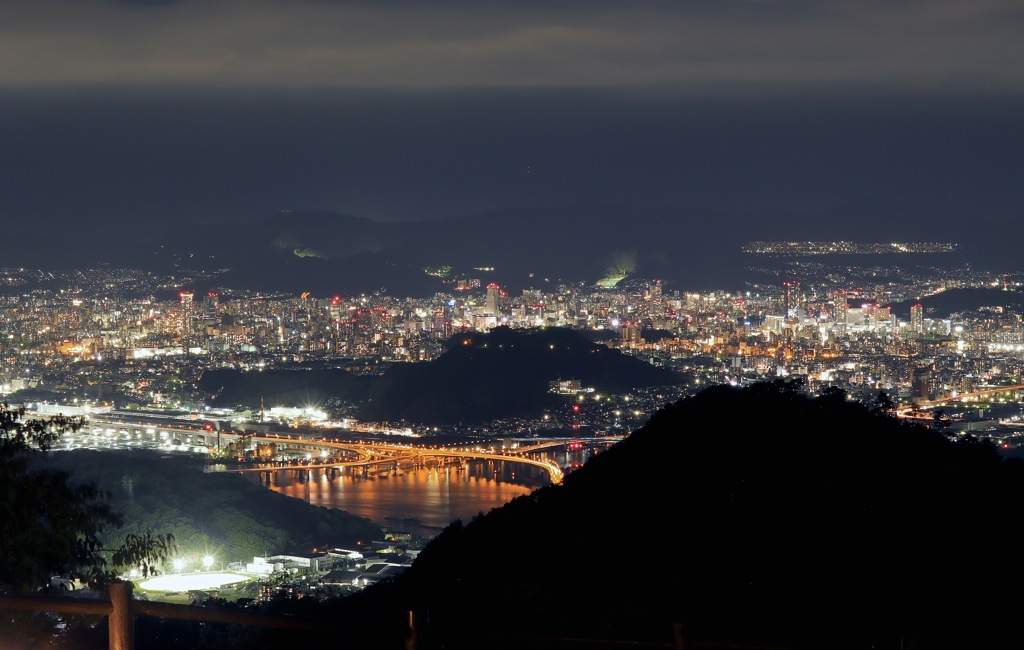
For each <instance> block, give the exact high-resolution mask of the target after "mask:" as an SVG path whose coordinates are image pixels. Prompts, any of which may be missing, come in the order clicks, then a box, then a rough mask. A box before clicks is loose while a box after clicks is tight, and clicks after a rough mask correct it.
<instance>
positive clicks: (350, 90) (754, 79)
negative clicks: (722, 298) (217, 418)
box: [0, 0, 1024, 240]
mask: <svg viewBox="0 0 1024 650" xmlns="http://www.w3.org/2000/svg"><path fill="white" fill-rule="evenodd" d="M1021 21H1022V16H1021V13H1020V12H1019V10H1018V9H1017V7H1016V6H1015V5H1014V4H1013V3H1011V2H1004V1H995V0H993V1H989V2H980V3H972V4H971V6H970V7H964V6H961V4H958V3H953V2H924V1H914V2H907V3H900V4H899V5H893V4H892V3H881V2H878V3H857V4H856V5H847V4H841V3H831V4H821V3H811V2H785V3H761V2H726V3H712V2H697V3H685V4H683V3H669V2H661V1H658V0H652V1H648V2H641V3H630V4H629V6H628V8H626V7H625V5H623V4H621V3H615V2H610V1H600V2H576V1H565V2H560V3H554V4H552V3H536V2H527V3H517V4H516V5H515V6H507V7H504V6H500V5H481V6H478V5H474V4H471V3H464V2H459V1H458V0H451V1H449V2H444V3H434V4H432V5H431V6H430V8H424V7H422V6H420V5H418V4H416V3H411V2H404V1H401V0H394V1H392V2H387V3H383V4H379V3H378V4H374V3H366V2H359V1H352V2H344V1H337V2H282V1H280V0H266V1H263V2H256V3H253V2H233V1H229V0H222V1H218V2H207V3H198V2H190V1H187V0H184V1H173V0H169V1H160V0H152V1H142V0H139V1H128V0H125V1H121V2H116V1H109V2H91V3H80V2H60V1H48V2H43V3H38V2H27V1H22V0H16V1H13V2H8V3H5V4H4V7H3V8H0V34H2V41H3V43H4V54H5V56H4V57H3V58H2V63H0V97H2V98H3V101H2V102H0V118H2V122H3V124H4V126H3V127H2V131H0V133H2V135H3V138H4V141H5V148H6V154H7V155H5V156H3V157H2V159H0V160H2V163H0V179H3V180H2V181H0V183H2V185H0V188H2V193H0V196H2V197H3V198H2V199H0V214H3V215H4V217H3V218H4V224H5V225H6V226H7V228H8V232H12V233H16V234H18V235H21V234H24V233H34V232H47V233H49V232H51V231H52V229H53V228H55V227H56V228H65V229H67V230H68V231H72V232H74V231H82V232H90V233H95V232H100V233H111V234H116V233H118V232H123V231H126V230H132V229H136V230H151V231H153V232H162V231H167V232H177V231H178V230H181V231H184V232H189V233H191V232H198V229H199V228H201V226H202V225H203V224H206V223H211V222H232V221H237V222H239V223H243V224H246V223H252V222H254V221H257V220H260V219H263V218H266V217H267V216H268V215H272V214H276V213H278V212H280V211H281V210H289V209H292V210H296V211H300V210H325V211H333V212H339V213H345V214H351V215H354V216H358V217H362V218H366V219H371V220H376V221H418V220H434V219H446V218H453V217H461V216H467V215H477V214H484V213H488V212H492V211H500V210H511V209H519V208H526V209H532V208H538V207H540V208H557V207H559V206H564V205H577V204H580V203H608V204H620V205H625V206H632V207H638V208H648V207H658V206H666V205H679V206H702V207H712V208H718V209H723V210H727V211H729V212H730V213H732V214H735V215H737V217H736V218H737V219H738V223H739V224H740V225H742V223H743V222H744V220H747V222H748V223H749V222H754V221H760V222H763V221H764V220H765V219H766V218H768V217H766V216H765V215H767V214H773V213H782V214H784V215H785V214H790V213H800V214H811V215H819V214H820V215H826V216H827V215H831V214H834V213H836V212H837V211H839V212H847V213H848V212H850V210H851V206H856V205H863V204H865V203H867V204H871V205H887V206H894V207H893V208H892V211H893V212H894V213H896V214H897V215H899V216H898V217H897V218H898V219H901V220H904V221H906V222H908V223H914V224H919V225H920V227H921V228H922V229H924V230H927V229H928V227H929V225H930V223H931V219H933V218H935V217H936V216H939V217H941V218H945V219H950V218H955V217H959V218H960V219H963V220H964V221H965V222H966V223H977V222H978V220H982V221H983V222H985V223H996V224H1005V225H1007V226H1008V227H1013V226H1014V225H1015V223H1016V220H1017V219H1019V218H1020V216H1021V212H1022V207H1024V200H1022V199H1024V192H1022V189H1021V187H1020V184H1019V182H1018V179H1019V178H1020V177H1021V172H1022V171H1024V159H1022V156H1021V154H1020V151H1022V150H1024V146H1022V145H1024V127H1022V126H1021V125H1020V122H1019V120H1018V119H1017V115H1019V114H1020V110H1021V108H1024V94H1022V88H1024V84H1022V81H1024V65H1022V63H1024V46H1022V45H1021V44H1020V42H1019V39H1018V38H1017V35H1018V34H1019V32H1020V29H1019V28H1020V26H1021ZM509 219H512V217H509ZM821 238H822V239H828V237H821ZM840 238H842V237H836V239H840ZM922 239H930V238H922ZM934 239H940V240H945V239H942V238H934Z"/></svg>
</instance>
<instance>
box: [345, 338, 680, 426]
mask: <svg viewBox="0 0 1024 650" xmlns="http://www.w3.org/2000/svg"><path fill="white" fill-rule="evenodd" d="M447 345H448V349H447V350H446V351H445V353H444V354H442V355H441V356H440V357H439V358H438V359H436V360H434V361H430V362H425V363H415V364H400V365H394V366H392V367H391V368H389V369H388V371H387V372H386V373H385V374H384V375H383V376H381V377H379V378H375V380H374V384H373V385H372V386H371V389H370V401H369V402H367V403H366V405H365V406H364V407H362V408H361V409H360V410H359V411H358V413H357V415H358V417H360V418H361V419H365V420H391V421H396V420H401V419H404V420H408V421H412V422H422V423H427V424H454V423H458V422H463V423H470V422H474V423H475V422H487V421H491V420H495V419H498V418H504V417H511V416H518V415H523V416H531V417H538V416H539V415H540V414H541V412H542V410H543V409H545V408H558V407H559V406H562V405H564V404H565V398H564V397H558V396H556V395H553V394H551V393H550V392H549V391H548V388H549V385H548V382H550V381H555V380H559V379H579V380H580V381H581V383H582V385H583V386H584V387H586V388H593V389H595V390H596V391H597V392H598V393H622V392H627V391H629V390H630V389H633V388H640V387H646V386H664V385H673V384H677V383H679V382H680V381H681V380H682V378H681V377H680V376H679V375H678V374H676V373H674V372H672V371H669V370H665V369H663V368H656V367H654V366H652V365H650V364H649V363H645V362H643V361H641V360H639V359H636V358H634V357H629V356H626V355H623V354H622V353H621V352H619V351H618V350H615V349H612V348H609V347H607V346H606V345H603V344H600V343H594V342H592V341H591V340H590V339H588V338H586V337H584V336H583V335H581V334H579V333H578V332H575V331H573V330H570V329H564V328H557V327H549V328H538V329H510V328H508V327H496V328H494V329H492V330H490V331H489V332H488V333H486V334H485V333H464V334H456V335H455V336H453V337H452V338H451V339H450V340H449V341H448V344H447Z"/></svg>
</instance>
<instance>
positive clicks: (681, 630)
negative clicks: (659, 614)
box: [672, 623, 686, 650]
mask: <svg viewBox="0 0 1024 650" xmlns="http://www.w3.org/2000/svg"><path fill="white" fill-rule="evenodd" d="M672 632H673V636H674V637H675V640H676V650H685V648H686V625H685V624H683V623H676V624H674V625H673V626H672Z"/></svg>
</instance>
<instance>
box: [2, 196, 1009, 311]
mask: <svg viewBox="0 0 1024 650" xmlns="http://www.w3.org/2000/svg"><path fill="white" fill-rule="evenodd" d="M839 214H846V215H852V216H847V217H845V218H839V216H838V215H839ZM907 214H908V212H907V211H906V209H904V208H900V207H893V208H891V209H884V210H883V209H881V208H880V207H879V206H873V207H870V209H868V208H865V206H853V207H851V208H850V210H848V211H846V212H842V213H836V215H834V216H835V218H824V217H823V215H821V214H797V213H793V212H773V213H770V214H763V215H760V216H759V217H756V218H755V217H754V216H753V215H750V214H747V213H742V214H736V213H730V212H727V211H723V210H720V209H715V208H710V207H706V206H666V207H661V208H648V209H640V208H634V207H629V206H621V205H607V204H579V205H567V206H556V207H546V208H529V209H519V210H504V211H498V212H491V213H485V214H479V215H471V216H467V217H461V218H455V219H447V220H439V221H409V222H378V221H373V220H371V219H367V218H363V217H357V216H353V215H348V214H343V213H336V212H325V211H295V212H292V211H285V212H279V213H275V214H272V215H270V216H268V217H266V218H264V219H261V220H257V221H254V222H252V223H242V222H227V223H224V222H220V223H217V222H215V223H203V224H195V225H194V226H185V227H179V228H176V229H174V230H170V231H167V230H159V231H156V234H154V232H155V231H152V230H145V229H139V230H132V229H121V230H117V231H110V230H109V229H106V230H101V231H95V232H90V231H84V232H81V233H76V234H75V236H74V237H71V236H66V237H62V236H61V235H60V234H59V233H54V234H53V235H52V236H47V237H43V238H40V237H37V236H35V234H34V233H28V232H27V230H23V231H19V230H17V229H14V230H12V231H11V232H10V233H8V237H6V238H5V239H4V240H2V241H0V254H3V255H4V259H5V263H7V264H8V265H10V266H27V267H30V268H31V267H35V266H38V265H39V264H41V263H43V262H41V261H44V262H45V264H46V266H47V267H48V268H51V267H54V268H61V269H74V268H83V267H91V266H95V265H98V264H103V263H108V264H112V265H114V266H115V267H133V268H141V269H144V270H147V271H152V272H154V273H160V274H173V275H175V276H176V277H179V278H189V277H193V276H196V279H192V280H189V283H193V284H194V286H190V287H188V288H191V289H193V290H196V291H203V290H206V289H209V288H214V287H227V288H231V289H236V290H245V289H249V290H254V291H269V292H286V293H293V294H299V293H301V292H306V291H308V292H311V293H312V294H313V295H315V296H317V297H330V296H334V295H353V294H361V293H373V292H378V291H381V292H384V293H388V294H390V295H395V296H416V297H427V296H432V295H433V294H434V293H436V292H438V291H451V290H452V289H453V285H452V284H451V283H450V282H448V283H446V282H445V280H443V279H442V278H441V277H439V276H437V275H433V274H432V273H433V272H436V270H437V269H440V268H442V267H446V266H447V267H450V268H451V275H450V276H449V277H448V278H447V280H449V281H451V280H453V279H454V278H455V276H459V275H471V276H472V277H474V278H476V279H480V280H481V282H482V283H483V284H487V283H489V282H497V283H498V284H500V285H501V286H502V287H503V288H505V289H506V290H507V291H509V292H510V293H511V294H513V295H515V294H518V293H519V292H520V291H522V290H523V289H549V288H552V287H554V286H557V284H558V283H559V282H562V281H564V282H570V283H585V284H593V283H595V282H597V281H598V280H599V279H601V278H603V277H606V276H608V275H609V274H613V273H616V272H620V273H623V274H625V275H627V276H632V277H636V278H644V279H647V280H653V279H661V280H663V281H665V283H666V286H667V287H669V288H671V289H678V290H680V291H704V290H713V291H718V290H722V289H726V290H731V289H740V288H743V287H744V286H745V284H746V282H748V281H752V280H762V281H764V280H766V278H765V277H763V276H762V275H761V273H760V272H759V271H755V270H753V269H752V267H763V266H765V265H766V264H768V260H766V259H765V258H763V257H758V256H751V255H747V254H744V253H743V252H742V247H743V245H744V244H746V243H748V242H750V241H756V240H779V239H797V240H832V239H845V240H849V241H864V240H865V238H866V237H867V240H868V241H878V240H879V239H882V240H885V241H891V240H893V239H897V240H898V239H903V240H905V241H914V240H916V239H917V238H918V237H919V236H920V234H919V233H917V232H916V231H914V230H912V229H911V227H910V226H911V224H912V223H917V222H918V221H917V220H911V219H908V218H907V217H906V215H907ZM901 215H902V218H901ZM901 224H902V225H901ZM23 228H28V226H27V225H26V226H24V227H23ZM837 229H838V230H837ZM954 230H955V229H954ZM954 230H949V231H943V230H942V229H937V232H953V231H954ZM973 231H976V232H978V233H985V232H986V231H985V228H984V227H982V226H981V224H978V227H977V228H975V229H972V233H969V234H970V236H972V237H973V238H974V239H980V240H981V241H980V242H975V243H974V244H973V245H968V244H969V243H970V242H965V245H963V246H962V247H961V248H960V249H959V252H958V253H957V254H944V255H942V256H941V259H936V260H934V263H935V264H943V265H946V266H959V265H962V264H964V263H965V262H967V261H970V262H971V263H973V264H974V265H975V266H977V267H978V268H982V267H986V266H991V265H993V264H996V263H998V264H1000V265H1007V264H1009V266H1010V267H1011V269H1012V268H1016V267H1015V266H1014V262H1015V260H1016V257H1015V255H1016V249H1015V248H1014V249H1012V254H1011V255H1009V256H1005V255H1004V256H1002V257H995V256H994V254H993V250H994V249H993V242H992V241H991V238H990V237H978V236H976V235H974V234H973ZM865 233H868V234H867V235H866V234H865ZM961 234H964V233H963V232H962V230H961ZM964 236H967V235H964ZM1004 239H1006V240H1007V241H1008V242H1009V243H1006V242H997V243H1000V244H1002V245H1003V246H1005V247H1010V248H1012V238H1004ZM914 257H915V256H910V255H904V256H900V260H899V263H901V264H909V263H911V262H912V258H914ZM1007 257H1008V258H1009V260H1007ZM850 263H852V264H876V263H878V260H876V259H874V258H871V257H870V256H869V257H868V258H864V257H863V256H861V257H860V258H859V259H854V260H850ZM482 268H487V269H492V270H487V271H484V270H481V269H482ZM428 269H430V270H431V271H432V273H428V272H427V270H428ZM1006 270H1007V269H1006V268H995V269H994V271H995V272H1006ZM196 271H203V272H204V273H202V274H199V275H203V276H205V277H206V278H207V279H208V281H209V285H208V286H207V284H203V283H205V282H207V280H203V279H200V278H199V277H198V276H197V274H196ZM769 281H771V280H769Z"/></svg>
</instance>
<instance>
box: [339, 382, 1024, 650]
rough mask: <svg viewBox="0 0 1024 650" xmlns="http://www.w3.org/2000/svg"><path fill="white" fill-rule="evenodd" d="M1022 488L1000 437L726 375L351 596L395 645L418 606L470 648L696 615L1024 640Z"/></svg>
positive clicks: (623, 631)
mask: <svg viewBox="0 0 1024 650" xmlns="http://www.w3.org/2000/svg"><path fill="white" fill-rule="evenodd" d="M1022 497H1024V471H1022V466H1021V464H1020V463H1019V462H1017V461H1009V460H1003V459H1001V458H1000V456H999V455H998V454H997V453H996V451H995V450H994V448H992V447H991V446H990V445H988V444H983V443H980V442H977V441H975V440H972V439H964V440H959V441H951V440H948V439H946V438H945V437H944V436H943V435H941V434H939V433H936V432H934V431H933V430H931V429H928V428H925V427H921V426H918V425H908V424H905V423H902V422H900V421H899V420H896V419H895V418H893V417H891V416H888V415H885V414H880V413H873V412H871V411H869V410H868V409H866V408H864V407H862V406H859V405H857V404H854V403H851V402H847V401H845V400H844V399H842V396H839V397H836V396H830V397H821V398H816V399H811V398H807V397H804V396H803V395H802V394H800V393H799V392H797V391H795V390H794V389H793V386H792V385H791V384H785V383H766V384H759V385H755V386H752V387H749V388H744V389H739V388H730V387H715V388H712V389H709V390H707V391H705V392H703V393H701V394H699V395H697V396H694V397H692V398H687V399H684V400H682V401H680V402H678V403H675V404H672V405H668V406H666V407H665V408H664V409H662V410H661V411H659V412H658V413H657V414H656V415H654V416H653V417H652V418H651V419H650V421H649V423H648V424H647V425H646V426H645V427H643V428H642V429H640V430H638V431H637V432H635V433H634V434H633V435H632V436H630V437H629V438H628V439H626V440H624V441H623V442H621V443H620V444H618V445H616V446H615V447H613V448H612V449H610V450H609V451H607V452H605V453H603V454H601V455H599V456H596V457H594V458H593V459H592V460H591V461H590V462H589V463H588V464H587V465H586V466H585V467H583V468H582V469H580V470H578V471H576V472H575V473H573V474H570V475H569V476H568V477H567V478H566V480H565V483H564V484H563V485H560V486H550V487H547V488H543V489H540V490H537V491H535V492H534V493H532V494H530V495H527V496H523V497H519V498H518V499H516V500H514V501H512V502H510V503H509V504H507V505H506V506H504V507H503V508H500V509H497V510H494V511H492V512H491V513H489V514H487V515H486V516H481V517H477V518H475V519H474V520H472V521H470V522H463V523H465V525H462V523H460V522H455V523H454V524H453V525H452V526H449V527H448V528H447V529H446V530H445V531H444V532H443V533H442V534H441V535H440V536H439V537H437V538H436V539H435V540H434V541H433V542H432V543H431V544H430V545H429V547H428V548H426V549H425V550H424V551H423V552H422V553H421V554H420V556H419V557H418V558H417V559H416V561H415V563H414V565H413V566H412V568H411V569H410V570H409V571H408V572H407V573H406V574H404V576H402V577H401V578H399V579H398V581H396V582H394V583H391V584H385V585H380V586H377V587H372V588H370V589H368V590H366V591H364V592H363V593H362V594H360V595H357V596H353V597H351V598H349V599H346V600H345V601H344V602H343V603H341V604H340V607H341V608H342V609H341V611H340V612H338V613H336V614H335V615H336V616H337V620H338V622H339V624H340V625H341V626H342V627H343V629H346V630H348V631H349V633H350V634H352V635H353V638H358V636H359V634H358V632H357V631H358V630H360V629H366V630H367V635H366V636H367V639H373V640H375V641H378V642H380V644H381V646H382V647H395V645H394V644H395V643H400V640H397V639H395V638H394V637H391V638H389V635H390V634H392V633H395V634H397V633H400V632H401V630H402V629H403V622H404V620H405V618H404V616H405V612H407V611H409V610H412V609H419V610H422V611H424V612H427V613H428V615H429V630H430V632H431V634H432V636H431V637H429V641H430V642H431V643H432V644H436V647H442V646H443V647H449V648H454V647H488V648H495V647H538V646H539V645H540V644H539V643H538V642H536V641H533V642H530V643H529V644H527V645H524V642H523V641H522V640H518V641H516V640H514V637H517V636H526V637H533V638H536V637H546V636H556V637H575V638H606V639H607V638H618V639H629V640H634V641H637V640H647V641H660V642H669V643H670V642H671V641H672V629H673V624H674V623H677V622H684V623H685V624H686V629H687V632H688V634H689V635H691V639H692V640H693V641H694V642H699V641H708V640H714V641H717V642H728V643H752V644H757V645H761V646H767V645H773V646H777V647H785V648H812V647H814V648H821V647H828V648H869V647H871V648H894V649H895V648H902V647H910V644H911V643H913V644H916V645H915V646H914V647H917V648H918V649H919V650H920V649H925V648H967V647H971V648H997V647H1007V648H1009V647H1022V646H1021V644H1022V643H1024V631H1020V630H1018V629H1017V624H1016V621H1017V620H1018V619H1019V614H1020V612H1021V610H1020V606H1021V600H1022V597H1021V594H1020V584H1021V577H1022V575H1021V574H1022V571H1021V568H1020V563H1019V560H1018V559H1017V558H1016V552H1017V549H1018V548H1019V542H1020V539H1021V533H1020V532H1019V531H1018V530H1017V528H1018V527H1017V524H1016V519H1017V512H1018V508H1019V503H1020V500H1021V498H1022ZM364 626H365V627H364ZM396 630H397V632H396ZM1014 634H1016V638H1015V639H1014V638H1012V636H1010V635H1014ZM371 645H374V644H373V643H371V642H369V641H368V642H367V643H366V644H364V646H361V647H370V646H371ZM559 647H565V646H564V645H562V646H559Z"/></svg>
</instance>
